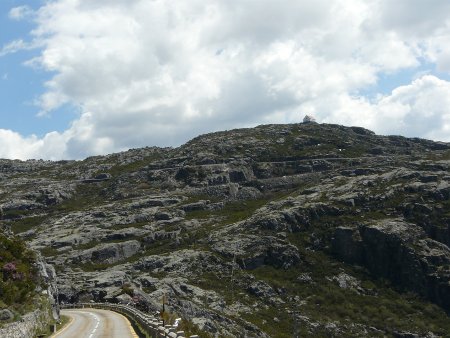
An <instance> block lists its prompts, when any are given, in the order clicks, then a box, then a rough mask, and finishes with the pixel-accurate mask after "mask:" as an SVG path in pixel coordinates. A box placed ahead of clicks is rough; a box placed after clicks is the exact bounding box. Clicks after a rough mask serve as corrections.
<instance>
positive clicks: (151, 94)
mask: <svg viewBox="0 0 450 338" xmlns="http://www.w3.org/2000/svg"><path fill="white" fill-rule="evenodd" d="M306 114H308V115H313V116H314V117H315V118H316V120H317V121H318V122H320V123H337V124H342V125H347V126H355V125H356V126H362V127H365V128H368V129H371V130H373V131H375V132H376V133H378V134H383V135H391V134H395V135H403V136H408V137H422V138H427V139H432V140H439V141H447V142H450V1H449V0H426V1H425V0H396V1H392V0H190V1H185V0H96V1H92V0H1V1H0V158H9V159H31V158H35V159H50V160H59V159H83V158H85V157H88V156H92V155H101V154H107V153H112V152H118V151H124V150H127V149H130V148H137V147H144V146H178V145H180V144H183V143H184V142H186V141H188V140H189V139H191V138H193V137H195V136H197V135H199V134H203V133H207V132H213V131H218V130H229V129H233V128H241V127H252V126H256V125H260V124H267V123H298V122H301V121H302V119H303V117H304V115H306Z"/></svg>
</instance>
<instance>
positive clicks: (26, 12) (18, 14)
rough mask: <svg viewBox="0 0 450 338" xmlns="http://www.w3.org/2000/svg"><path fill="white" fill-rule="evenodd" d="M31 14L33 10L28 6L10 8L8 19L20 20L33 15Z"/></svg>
mask: <svg viewBox="0 0 450 338" xmlns="http://www.w3.org/2000/svg"><path fill="white" fill-rule="evenodd" d="M33 13H34V12H33V10H32V9H31V8H30V7H29V6H18V7H14V8H11V10H10V11H9V17H10V18H11V19H13V20H22V19H24V18H26V17H29V16H31V15H33Z"/></svg>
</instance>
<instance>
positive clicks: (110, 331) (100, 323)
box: [52, 309, 138, 338]
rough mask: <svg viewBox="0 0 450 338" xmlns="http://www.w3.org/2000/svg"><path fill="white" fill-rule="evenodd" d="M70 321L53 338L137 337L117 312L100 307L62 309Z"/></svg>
mask: <svg viewBox="0 0 450 338" xmlns="http://www.w3.org/2000/svg"><path fill="white" fill-rule="evenodd" d="M61 314H62V315H65V316H68V317H70V322H69V323H68V324H67V325H66V326H65V327H64V328H62V329H61V330H60V331H59V332H56V333H55V334H54V335H53V336H52V337H53V338H137V337H138V335H137V334H136V333H135V332H134V330H133V328H132V327H131V324H130V322H129V321H128V319H126V318H125V317H124V316H122V315H121V314H119V313H117V312H113V311H108V310H100V309H73V310H62V311H61Z"/></svg>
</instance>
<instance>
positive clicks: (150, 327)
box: [61, 303, 199, 338]
mask: <svg viewBox="0 0 450 338" xmlns="http://www.w3.org/2000/svg"><path fill="white" fill-rule="evenodd" d="M61 308H62V309H68V308H70V309H72V308H95V309H105V310H111V311H115V312H118V313H120V314H123V315H125V316H126V317H128V318H129V319H131V320H133V321H135V322H137V323H138V324H139V326H140V327H141V328H142V330H144V331H145V333H147V334H148V335H150V337H152V338H160V337H170V338H179V337H186V335H185V333H184V331H177V328H176V327H175V326H172V325H163V322H162V321H161V320H160V319H158V318H156V317H155V316H152V315H149V314H147V313H144V312H142V311H140V310H138V309H136V308H134V307H131V306H129V305H122V304H112V303H77V304H63V305H61ZM189 337H190V338H199V337H198V336H197V335H192V336H189Z"/></svg>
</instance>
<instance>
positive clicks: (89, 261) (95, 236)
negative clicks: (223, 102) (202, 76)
mask: <svg viewBox="0 0 450 338" xmlns="http://www.w3.org/2000/svg"><path fill="white" fill-rule="evenodd" d="M449 168H450V144H449V143H444V142H434V141H430V140H423V139H418V138H405V137H402V136H379V135H375V134H374V133H373V132H371V131H369V130H367V129H364V128H361V127H344V126H339V125H330V124H316V123H307V124H284V125H261V126H257V127H255V128H244V129H236V130H230V131H224V132H215V133H210V134H206V135H201V136H198V137H196V138H194V139H192V140H190V141H189V142H187V143H186V144H184V145H182V146H180V147H177V148H157V147H146V148H139V149H130V150H128V151H126V152H121V153H116V154H111V155H106V156H95V157H89V158H87V159H85V160H82V161H58V162H48V161H36V160H34V161H26V162H20V161H8V160H1V161H0V170H1V171H0V175H1V176H0V179H1V180H2V182H3V186H2V190H1V193H0V205H1V206H2V208H3V211H4V217H3V222H4V223H6V224H7V225H9V226H10V227H11V229H12V230H13V231H14V232H16V233H17V234H19V235H20V236H21V237H23V238H24V239H26V240H28V241H29V243H30V244H31V245H32V246H33V247H34V248H35V249H37V250H40V251H41V252H42V254H43V255H44V256H46V258H47V261H48V262H49V263H52V264H54V266H55V268H56V270H57V272H58V276H59V289H60V295H59V297H60V300H62V301H64V302H77V301H86V300H87V301H88V300H95V301H114V302H130V301H135V302H136V303H137V306H141V307H143V308H146V309H148V308H150V309H152V310H154V311H156V310H160V304H159V301H160V299H161V297H162V296H163V294H165V295H166V296H167V298H168V304H167V308H168V309H169V310H170V311H171V312H172V313H175V314H177V315H180V316H182V317H183V318H185V319H186V320H188V321H190V322H189V323H190V324H189V325H191V324H192V325H193V326H197V327H198V329H199V330H201V331H198V332H201V334H202V335H204V336H208V335H212V336H214V335H218V336H251V337H253V336H254V337H267V336H273V337H289V336H292V335H293V334H294V333H295V332H297V333H298V334H300V335H302V336H327V335H330V334H331V335H334V336H349V335H350V336H358V335H370V336H392V337H394V336H395V337H402V336H404V337H407V336H408V334H412V335H418V336H429V337H432V336H442V337H445V336H446V334H447V333H448V332H450V326H449V325H450V324H448V322H449V321H448V314H446V313H445V311H449V309H450V304H449V303H448V302H449V300H450V271H449V269H448V266H449V263H450V250H449V245H450V202H449V201H450V175H449ZM433 303H434V304H437V305H433ZM280 309H283V312H284V313H281V312H280ZM380 309H381V310H380ZM411 321H412V322H411Z"/></svg>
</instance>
